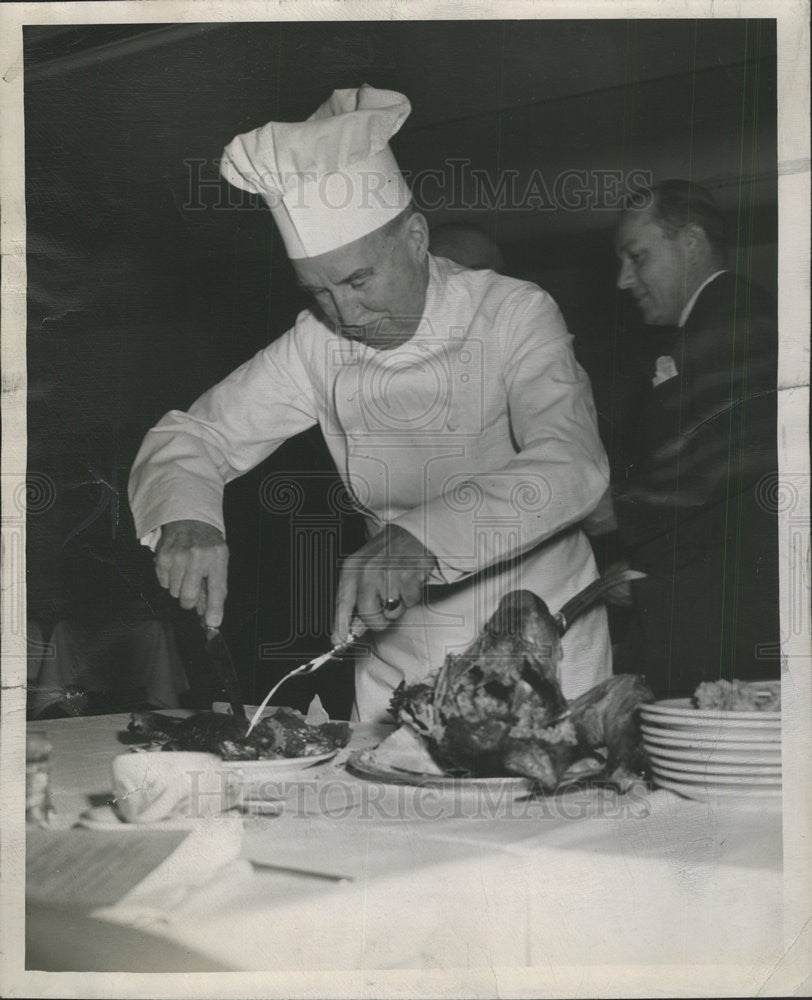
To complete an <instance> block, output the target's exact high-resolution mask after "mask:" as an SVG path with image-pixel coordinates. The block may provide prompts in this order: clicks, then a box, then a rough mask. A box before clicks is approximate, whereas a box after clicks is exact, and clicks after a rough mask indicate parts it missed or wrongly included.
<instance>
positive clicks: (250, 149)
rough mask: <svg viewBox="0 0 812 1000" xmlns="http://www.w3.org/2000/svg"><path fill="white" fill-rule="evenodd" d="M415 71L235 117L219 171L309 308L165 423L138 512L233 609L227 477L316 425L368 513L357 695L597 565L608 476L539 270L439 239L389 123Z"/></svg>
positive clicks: (576, 630)
mask: <svg viewBox="0 0 812 1000" xmlns="http://www.w3.org/2000/svg"><path fill="white" fill-rule="evenodd" d="M410 111H411V107H410V104H409V102H408V100H407V99H406V98H405V97H404V96H403V95H402V94H398V93H394V92H391V91H386V90H378V89H374V88H372V87H369V86H366V85H364V86H362V87H360V88H356V89H347V90H337V91H335V92H334V93H333V94H332V96H331V97H330V98H329V99H328V100H327V101H326V102H325V103H324V104H323V105H322V106H321V107H319V108H318V110H317V111H315V112H314V113H313V114H312V115H311V116H310V118H308V119H307V121H305V122H301V123H287V122H270V123H269V124H267V125H264V126H263V127H261V128H258V129H255V130H254V131H253V132H249V133H247V134H245V135H240V136H237V137H236V138H235V139H234V140H233V141H232V142H231V143H230V144H229V146H228V147H227V148H226V150H225V152H224V155H223V158H222V162H221V171H222V173H223V175H224V176H225V177H226V179H227V180H228V181H229V182H230V183H232V184H234V185H236V186H237V187H239V188H242V189H244V190H248V191H251V192H255V193H258V194H260V195H261V196H262V198H263V199H264V200H265V201H266V203H267V204H268V206H269V208H270V210H271V213H272V215H273V218H274V221H275V223H276V225H277V227H278V229H279V232H280V234H281V236H282V238H283V240H284V243H285V247H286V250H287V253H288V256H289V257H290V259H291V263H292V265H293V268H294V270H295V272H296V275H297V277H298V280H299V282H300V284H301V285H302V287H303V288H304V289H305V290H306V291H307V292H308V293H309V294H310V296H311V298H312V306H311V308H310V309H308V310H306V311H304V312H302V313H301V314H300V315H299V316H298V318H297V320H296V322H295V324H294V326H293V328H292V329H290V330H288V331H287V332H286V333H284V334H283V335H282V336H281V337H279V338H278V339H277V340H275V341H274V342H273V343H271V344H270V345H269V346H268V347H266V348H264V349H263V350H261V351H260V352H259V353H258V354H257V355H255V357H253V358H252V359H251V360H249V361H247V362H246V363H245V364H243V365H242V366H241V367H240V368H238V369H237V370H236V371H235V372H233V373H232V374H231V375H229V376H228V377H227V378H226V379H225V380H224V381H222V382H221V383H220V384H218V385H216V386H214V388H212V389H210V390H209V391H208V392H206V393H205V394H204V395H203V396H202V397H201V398H200V399H198V400H197V402H195V403H194V404H193V405H192V406H191V407H190V409H189V411H188V412H179V411H171V412H170V413H168V414H167V415H166V416H164V417H163V418H162V419H161V420H160V421H159V423H158V424H157V425H156V426H155V427H154V428H153V429H152V430H151V431H149V433H148V434H147V436H146V438H145V440H144V443H143V445H142V447H141V449H140V451H139V454H138V456H137V458H136V461H135V463H134V466H133V470H132V475H131V479H130V501H131V505H132V510H133V513H134V517H135V524H136V529H137V531H138V533H139V536H140V537H141V539H142V541H143V542H144V543H145V544H148V545H150V546H151V547H152V548H153V549H154V551H155V567H156V573H157V576H158V579H159V581H160V583H161V584H162V585H163V586H164V587H167V588H168V589H169V591H170V592H171V594H172V595H173V596H174V597H176V598H178V599H179V600H180V603H181V605H182V606H183V607H185V608H195V607H196V608H197V610H198V611H199V612H200V613H201V614H204V615H205V618H206V621H207V623H208V624H210V625H218V624H219V623H220V621H221V618H222V614H223V606H224V601H225V596H226V570H227V561H228V549H227V545H226V540H225V532H226V526H225V524H224V522H223V513H222V501H223V489H224V486H225V484H226V483H228V482H229V481H230V480H232V479H234V478H235V477H236V476H239V475H241V474H242V473H244V472H246V471H248V470H249V469H251V468H253V467H254V466H256V465H257V464H258V463H260V462H262V461H263V460H264V459H265V458H266V457H267V456H268V455H270V454H271V453H272V452H273V451H274V449H275V448H277V447H278V446H279V445H280V444H281V443H282V442H283V441H285V440H286V439H287V438H290V437H292V436H293V435H295V434H298V433H300V432H301V431H304V430H306V429H307V428H309V427H312V426H313V425H314V424H316V423H318V424H319V426H320V427H321V430H322V433H323V434H324V438H325V441H326V443H327V445H328V448H329V450H330V452H331V454H332V457H333V459H334V460H335V464H336V467H337V469H338V472H339V474H340V476H341V478H342V480H343V482H344V484H345V486H346V487H347V489H348V490H349V491H350V493H351V495H352V496H353V497H354V499H355V502H356V503H357V505H358V507H359V508H360V509H361V510H362V511H363V512H364V514H365V516H366V521H367V528H368V541H367V542H366V544H365V545H363V546H362V547H361V548H360V549H359V550H358V551H357V552H355V553H354V554H353V555H352V556H351V557H349V558H348V559H347V560H345V562H344V564H343V566H342V568H341V573H340V578H339V584H338V591H337V598H336V605H335V609H334V624H333V640H334V641H336V642H338V641H343V640H345V639H347V638H348V637H349V636H350V634H353V635H355V634H358V633H359V632H361V631H362V630H363V629H366V631H365V633H364V635H363V638H362V640H361V641H360V642H359V643H358V646H357V657H356V697H355V713H356V715H357V717H358V718H359V719H361V720H364V721H373V720H380V719H384V718H386V717H387V716H386V709H387V706H388V704H389V699H390V696H391V693H392V691H393V689H394V688H395V687H396V686H397V685H398V684H399V683H400V681H402V680H404V679H405V680H406V681H407V682H413V681H415V680H419V679H421V678H423V677H425V676H426V675H427V674H429V673H430V672H431V671H433V670H435V669H437V668H438V667H439V666H440V665H441V664H442V662H443V660H444V658H445V656H446V655H447V654H448V653H450V652H459V651H461V650H462V649H464V648H465V647H466V646H467V645H468V644H470V642H471V641H472V640H473V639H474V638H475V636H476V634H477V632H478V631H479V629H480V628H481V627H482V626H483V625H484V623H485V622H486V621H487V619H488V618H489V617H490V615H491V614H492V613H493V611H494V610H495V608H496V605H497V604H498V602H499V599H500V598H501V597H502V596H503V595H504V594H505V593H507V592H508V591H510V590H514V589H518V588H527V589H529V590H532V591H534V592H535V593H537V594H538V595H540V596H541V597H542V598H543V599H544V600H545V601H546V602H547V604H548V605H549V607H550V609H551V610H557V609H558V608H559V607H560V606H561V605H562V604H563V603H564V602H565V601H566V600H567V599H568V598H570V597H572V596H573V595H574V594H575V593H577V592H578V591H579V590H581V589H582V588H583V587H584V586H586V585H587V584H588V583H589V582H590V581H591V580H593V579H594V578H595V577H596V575H597V574H596V569H595V563H594V560H593V557H592V554H591V550H590V546H589V543H588V542H587V540H586V538H585V537H584V535H583V533H582V532H581V530H580V528H579V527H578V525H579V522H580V521H581V520H582V519H583V518H584V517H585V516H586V515H588V514H589V513H590V511H591V510H592V509H593V508H594V507H595V505H596V503H597V502H598V500H599V498H600V497H601V495H602V494H603V493H604V491H605V489H606V486H607V482H608V468H607V462H606V456H605V454H604V451H603V448H602V446H601V443H600V440H599V438H598V433H597V427H596V418H595V409H594V404H593V400H592V393H591V389H590V385H589V380H588V379H587V377H586V375H585V373H584V372H583V371H582V369H581V368H580V367H579V365H578V364H577V362H576V361H575V357H574V354H573V350H572V337H571V336H570V335H569V333H568V332H567V328H566V326H565V323H564V320H563V318H562V316H561V313H560V311H559V310H558V307H557V306H556V304H555V302H553V300H552V299H551V298H550V296H549V295H547V294H546V293H545V292H543V291H542V290H541V289H539V288H538V287H536V286H535V285H532V284H529V283H527V282H523V281H517V280H514V279H512V278H507V277H503V276H500V275H498V274H496V273H494V272H493V271H489V270H480V271H472V270H468V269H465V268H462V267H460V266H458V265H455V264H453V263H452V262H451V261H449V260H445V259H441V258H435V257H432V256H431V255H430V254H429V252H428V243H429V237H428V227H427V224H426V221H425V219H424V217H423V216H422V215H421V214H420V213H419V212H417V211H416V210H415V209H414V207H413V205H412V203H411V195H410V192H409V189H408V187H407V185H406V182H405V179H404V178H403V176H402V175H401V173H400V171H399V169H398V166H397V163H396V161H395V158H394V155H393V153H392V151H391V149H390V147H389V145H388V142H389V139H390V137H391V136H392V135H393V134H394V133H396V132H397V131H398V129H399V128H400V127H401V125H402V124H403V122H404V121H405V120H406V118H407V117H408V115H409V113H410ZM563 649H564V655H563V660H562V664H561V673H562V677H561V681H562V686H563V690H564V693H565V695H567V696H568V697H573V696H576V695H578V694H580V693H582V692H583V691H585V690H587V689H588V688H590V687H591V686H593V685H594V684H595V683H597V682H598V681H600V680H603V679H604V678H605V677H607V676H608V675H609V674H610V673H611V653H610V645H609V637H608V631H607V627H606V617H605V611H604V609H603V608H602V607H596V608H594V609H593V610H591V611H590V612H589V613H588V614H585V615H584V616H583V617H582V618H581V619H579V620H578V621H577V622H576V623H575V624H574V625H573V627H572V629H571V630H570V631H569V632H568V633H567V634H566V636H565V637H564V642H563Z"/></svg>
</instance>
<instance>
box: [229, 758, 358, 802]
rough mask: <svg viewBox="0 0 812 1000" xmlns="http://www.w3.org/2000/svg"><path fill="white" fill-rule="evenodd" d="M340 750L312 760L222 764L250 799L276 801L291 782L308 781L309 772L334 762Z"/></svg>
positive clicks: (291, 759)
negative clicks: (316, 767)
mask: <svg viewBox="0 0 812 1000" xmlns="http://www.w3.org/2000/svg"><path fill="white" fill-rule="evenodd" d="M337 753H338V750H330V751H328V752H326V753H318V754H314V755H313V756H312V757H270V758H268V759H265V760H223V761H220V766H221V767H222V768H223V770H224V771H226V772H227V773H228V774H231V775H233V776H234V777H235V778H236V779H237V780H238V781H239V783H240V785H241V786H242V789H243V793H244V794H247V795H248V796H249V798H254V799H260V800H263V801H275V800H277V799H279V798H280V797H283V796H284V795H285V788H284V787H283V786H284V785H286V784H288V783H289V782H290V781H292V780H294V779H295V780H298V781H302V780H306V778H305V775H306V773H307V771H308V769H309V768H311V767H313V766H314V765H316V764H322V763H323V762H324V761H326V760H331V759H332V758H333V757H335V755H336V754H337Z"/></svg>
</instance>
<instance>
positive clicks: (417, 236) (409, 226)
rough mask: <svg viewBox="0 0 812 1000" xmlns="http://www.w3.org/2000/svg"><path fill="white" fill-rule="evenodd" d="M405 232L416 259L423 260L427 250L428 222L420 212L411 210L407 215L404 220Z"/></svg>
mask: <svg viewBox="0 0 812 1000" xmlns="http://www.w3.org/2000/svg"><path fill="white" fill-rule="evenodd" d="M406 232H407V234H408V239H409V244H410V245H411V247H412V249H413V250H414V251H415V253H416V254H417V259H418V260H425V257H426V254H427V253H428V252H429V224H428V222H426V217H425V215H423V213H422V212H413V213H412V214H411V215H410V216H409V218H408V219H407V220H406Z"/></svg>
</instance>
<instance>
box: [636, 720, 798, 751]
mask: <svg viewBox="0 0 812 1000" xmlns="http://www.w3.org/2000/svg"><path fill="white" fill-rule="evenodd" d="M640 732H641V733H642V734H643V740H644V742H648V741H651V742H652V743H656V744H659V745H661V746H673V747H688V746H691V747H701V748H703V749H709V748H712V747H718V748H719V749H727V750H733V749H741V748H742V747H745V748H750V747H756V746H758V747H765V748H766V747H769V748H771V749H775V750H779V749H780V748H781V733H780V731H778V732H773V731H772V730H767V731H761V730H760V731H758V732H755V733H752V732H749V731H745V732H739V731H735V730H734V731H729V732H724V733H714V732H708V731H707V730H703V731H701V732H692V731H690V730H677V729H661V728H660V727H659V726H656V725H652V724H650V723H646V722H642V723H641V724H640Z"/></svg>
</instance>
